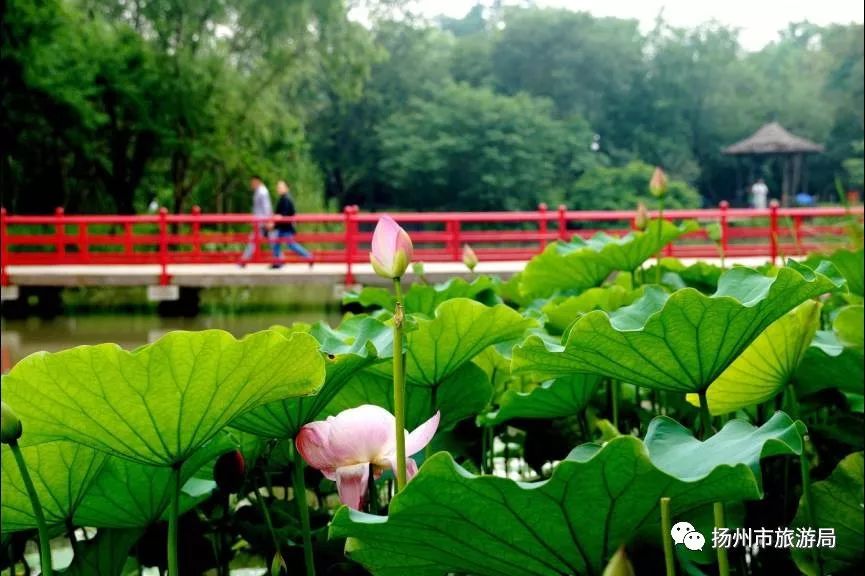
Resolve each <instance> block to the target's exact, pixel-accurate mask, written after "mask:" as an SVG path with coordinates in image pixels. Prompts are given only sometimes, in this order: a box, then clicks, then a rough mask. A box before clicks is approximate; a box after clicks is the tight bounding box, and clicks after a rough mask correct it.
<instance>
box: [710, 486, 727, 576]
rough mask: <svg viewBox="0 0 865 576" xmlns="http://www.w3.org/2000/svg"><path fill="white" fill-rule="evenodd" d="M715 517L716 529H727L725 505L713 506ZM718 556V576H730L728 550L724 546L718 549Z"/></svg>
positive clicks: (715, 504)
mask: <svg viewBox="0 0 865 576" xmlns="http://www.w3.org/2000/svg"><path fill="white" fill-rule="evenodd" d="M712 508H713V511H714V513H715V514H714V515H715V528H725V527H726V521H725V520H724V503H723V502H715V503H714V504H713V505H712ZM716 551H717V554H718V575H719V576H730V560H729V559H728V558H727V549H726V548H724V547H723V546H718V548H716Z"/></svg>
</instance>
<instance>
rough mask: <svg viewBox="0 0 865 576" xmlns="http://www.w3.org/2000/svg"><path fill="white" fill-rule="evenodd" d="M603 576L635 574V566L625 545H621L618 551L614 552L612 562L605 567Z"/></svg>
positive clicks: (630, 575) (628, 575)
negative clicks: (626, 551)
mask: <svg viewBox="0 0 865 576" xmlns="http://www.w3.org/2000/svg"><path fill="white" fill-rule="evenodd" d="M602 576H634V567H633V566H632V565H631V561H630V560H628V557H627V555H626V554H625V547H624V546H620V547H619V549H618V550H617V551H616V553H615V554H613V557H612V558H610V562H609V563H608V564H607V567H606V568H604V573H603V575H602Z"/></svg>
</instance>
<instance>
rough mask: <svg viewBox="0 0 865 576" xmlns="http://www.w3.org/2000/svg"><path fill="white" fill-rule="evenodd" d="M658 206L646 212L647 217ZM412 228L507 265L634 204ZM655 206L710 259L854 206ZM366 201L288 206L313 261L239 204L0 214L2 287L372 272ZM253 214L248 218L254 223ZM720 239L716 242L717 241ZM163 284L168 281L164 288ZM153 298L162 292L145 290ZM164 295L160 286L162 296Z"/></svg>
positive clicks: (599, 226) (788, 245) (628, 223)
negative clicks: (229, 209) (328, 208)
mask: <svg viewBox="0 0 865 576" xmlns="http://www.w3.org/2000/svg"><path fill="white" fill-rule="evenodd" d="M655 215H656V214H654V213H650V217H653V216H655ZM394 216H395V218H396V219H397V221H399V222H400V224H402V225H403V226H404V227H405V228H406V229H407V230H408V231H409V233H410V234H411V237H412V240H413V242H414V244H415V260H416V261H423V262H424V263H425V264H426V269H427V274H428V275H433V276H435V275H448V276H452V275H458V274H459V273H461V272H464V268H463V267H462V265H461V264H459V262H460V260H461V254H462V248H463V245H465V244H470V245H471V246H472V248H473V249H474V251H475V252H476V253H477V255H478V257H479V259H480V261H481V265H480V267H479V271H481V272H489V273H502V274H509V273H512V272H514V271H516V270H519V269H521V268H522V266H523V265H524V263H525V261H527V260H528V259H529V258H531V257H532V256H533V255H535V254H537V253H538V252H540V251H541V250H543V248H544V247H545V246H546V245H547V244H548V243H550V242H554V241H556V240H568V239H569V238H571V237H573V236H574V235H579V236H582V237H589V236H592V235H593V234H595V233H596V232H598V231H601V230H603V231H605V232H607V233H610V234H625V233H627V232H628V231H629V230H630V229H632V228H633V225H634V218H635V216H636V214H635V212H634V211H572V210H567V209H566V208H565V207H564V206H560V207H559V208H558V209H554V210H553V209H548V208H547V207H546V206H545V205H543V204H542V205H540V206H539V207H538V209H537V210H535V211H523V212H475V213H472V212H436V213H401V214H394ZM664 217H665V218H667V219H669V220H673V221H678V220H683V219H694V220H697V221H699V222H700V223H702V224H708V223H711V222H717V223H718V224H719V225H720V230H721V238H720V242H719V243H716V242H714V241H712V240H711V239H710V238H709V237H708V235H707V233H706V231H705V230H702V229H701V230H699V231H697V232H694V233H691V234H688V235H686V236H684V237H682V238H680V239H679V240H678V241H676V242H675V243H673V244H670V245H668V246H667V247H665V248H664V254H665V255H668V256H674V257H679V258H683V259H687V260H691V259H715V258H717V257H718V255H719V249H721V248H723V250H724V252H725V255H726V256H727V257H728V258H730V259H731V260H736V259H742V258H745V259H752V260H753V259H755V258H757V259H760V260H762V261H767V260H771V261H775V260H776V259H778V258H780V257H786V256H799V255H803V254H805V253H808V252H812V251H817V250H831V249H833V248H835V247H839V246H842V245H844V244H845V243H846V235H845V226H846V224H847V223H848V222H849V220H850V218H854V219H856V220H859V221H861V220H862V218H863V209H862V206H857V207H855V208H851V209H845V208H841V207H838V208H833V207H829V208H780V207H778V206H776V205H772V206H770V207H769V208H767V209H765V210H755V209H733V208H729V207H728V206H727V205H726V203H722V204H721V205H720V206H719V207H718V208H714V209H701V210H668V211H665V212H664ZM377 220H378V215H377V214H374V213H364V212H360V211H359V210H358V209H357V207H355V206H349V207H347V208H346V209H345V210H344V211H343V212H342V213H335V214H302V215H298V216H296V217H293V218H292V221H293V222H294V224H295V226H296V227H297V229H298V234H297V237H296V239H297V240H298V241H299V242H301V243H302V244H303V245H304V246H306V247H307V248H308V249H310V250H311V251H312V252H313V253H314V258H315V264H314V266H312V267H309V266H307V264H306V263H301V262H300V261H299V260H291V258H293V256H289V257H288V259H287V260H286V262H287V263H286V265H285V266H283V267H282V268H281V269H279V270H271V269H270V268H269V266H268V264H270V263H271V261H272V260H271V258H272V257H271V253H270V248H271V245H270V243H271V241H270V240H268V239H267V238H265V237H263V235H262V234H261V232H260V225H261V224H263V223H264V221H262V220H257V219H256V218H255V217H253V216H251V215H249V214H206V213H203V212H201V211H200V210H199V209H198V208H197V207H196V208H193V210H192V212H191V213H188V214H169V213H167V212H166V211H165V210H162V211H161V212H160V213H158V214H151V215H140V216H125V215H67V214H64V212H63V210H62V209H60V208H58V209H57V210H56V211H55V213H54V214H50V215H39V216H23V215H12V214H7V213H6V211H5V209H4V210H3V211H2V215H0V234H2V255H0V256H2V262H0V265H2V285H3V287H4V290H3V292H4V298H5V299H8V298H14V297H15V293H16V289H15V287H16V286H28V285H30V286H75V285H148V286H163V287H172V286H217V285H230V284H245V285H254V284H279V283H284V282H292V281H294V282H308V281H312V280H320V281H327V282H333V283H344V284H347V285H349V284H354V283H355V282H357V281H362V282H367V281H372V280H373V279H374V275H373V274H372V271H371V268H370V266H369V260H368V258H369V257H368V250H369V243H370V240H371V238H372V231H373V228H374V226H375V223H376V221H377ZM256 224H258V225H256ZM250 237H251V238H252V241H253V242H254V244H255V252H254V256H253V258H252V260H251V264H250V265H249V266H246V267H244V268H240V267H238V266H237V263H238V261H239V259H240V254H241V252H242V250H243V248H244V246H245V245H246V244H247V242H249V240H250ZM719 244H720V246H719ZM170 292H171V290H170V289H167V290H166V293H168V294H170ZM154 294H155V295H154V296H153V297H154V298H160V296H159V291H158V290H154ZM163 297H166V298H171V296H170V295H168V296H163Z"/></svg>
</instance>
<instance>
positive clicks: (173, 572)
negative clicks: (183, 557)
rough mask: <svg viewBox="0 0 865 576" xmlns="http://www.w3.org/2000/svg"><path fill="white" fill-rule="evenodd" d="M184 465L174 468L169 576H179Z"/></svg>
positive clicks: (169, 535)
mask: <svg viewBox="0 0 865 576" xmlns="http://www.w3.org/2000/svg"><path fill="white" fill-rule="evenodd" d="M181 466H182V464H180V463H176V464H174V466H172V470H171V475H172V476H173V478H172V481H173V482H174V486H173V488H174V490H173V491H172V494H171V503H170V504H169V506H168V576H179V574H180V563H179V562H178V561H177V534H178V528H179V526H178V524H179V522H180V468H181Z"/></svg>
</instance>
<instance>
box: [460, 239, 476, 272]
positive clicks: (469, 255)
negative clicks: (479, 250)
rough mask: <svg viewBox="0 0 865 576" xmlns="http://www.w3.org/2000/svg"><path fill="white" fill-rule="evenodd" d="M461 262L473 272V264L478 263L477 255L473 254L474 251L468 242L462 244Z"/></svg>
mask: <svg viewBox="0 0 865 576" xmlns="http://www.w3.org/2000/svg"><path fill="white" fill-rule="evenodd" d="M463 264H465V265H466V268H468V269H469V271H471V272H474V271H475V266H477V265H478V255H477V254H475V251H474V250H472V247H471V246H469V245H468V244H466V245H464V246H463Z"/></svg>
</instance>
